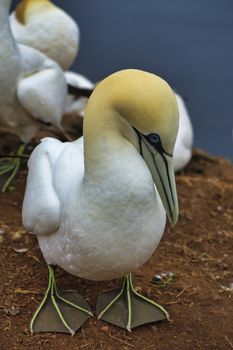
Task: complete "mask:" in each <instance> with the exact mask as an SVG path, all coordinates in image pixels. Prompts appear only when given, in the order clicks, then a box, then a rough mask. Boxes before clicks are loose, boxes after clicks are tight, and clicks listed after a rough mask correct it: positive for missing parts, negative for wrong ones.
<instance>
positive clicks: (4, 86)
mask: <svg viewBox="0 0 233 350" xmlns="http://www.w3.org/2000/svg"><path fill="white" fill-rule="evenodd" d="M10 4H11V1H10V0H0V33H1V53H0V76H1V81H0V129H2V130H7V131H9V132H13V133H15V134H17V135H18V136H19V138H20V140H21V141H23V142H29V141H30V140H31V139H32V137H33V136H34V134H35V133H36V131H37V130H38V129H39V128H40V126H41V122H42V123H50V124H53V125H54V126H56V127H57V128H58V129H61V124H60V123H61V119H62V115H63V111H64V106H65V100H66V97H67V85H66V81H65V78H64V73H63V72H62V70H61V68H60V67H59V66H58V65H57V63H55V62H54V61H52V60H51V59H48V58H47V57H46V56H45V55H43V54H42V53H40V52H39V51H36V50H35V49H32V48H30V47H28V46H24V45H17V44H16V42H15V40H14V38H13V36H12V33H11V30H10V27H9V19H8V11H9V7H10Z"/></svg>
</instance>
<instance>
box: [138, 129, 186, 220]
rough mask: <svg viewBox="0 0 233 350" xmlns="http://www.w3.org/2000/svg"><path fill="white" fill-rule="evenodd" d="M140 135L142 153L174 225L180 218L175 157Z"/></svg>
mask: <svg viewBox="0 0 233 350" xmlns="http://www.w3.org/2000/svg"><path fill="white" fill-rule="evenodd" d="M140 137H141V140H140V151H141V155H142V156H143V158H144V160H145V161H146V163H147V166H148V168H149V169H150V172H151V175H152V178H153V180H154V183H155V185H156V188H157V190H158V193H159V195H160V198H161V201H162V203H163V206H164V209H165V210H166V213H167V216H168V218H169V221H170V223H171V225H172V226H174V225H175V224H176V222H177V220H178V216H179V206H178V199H177V191H176V182H175V173H174V167H173V157H172V156H171V155H168V154H166V153H165V152H163V151H158V150H156V149H155V148H154V147H153V145H151V144H150V143H149V142H148V141H147V140H145V138H144V137H143V136H142V135H140Z"/></svg>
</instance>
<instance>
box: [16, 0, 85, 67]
mask: <svg viewBox="0 0 233 350" xmlns="http://www.w3.org/2000/svg"><path fill="white" fill-rule="evenodd" d="M10 24H11V28H12V31H13V35H14V37H15V40H16V41H17V42H18V43H20V44H24V45H28V46H30V47H33V48H35V49H37V50H39V51H41V52H42V53H44V54H45V55H46V56H48V57H50V58H51V59H52V60H54V61H55V62H57V63H58V64H59V65H60V66H61V67H62V69H63V70H67V69H69V68H70V66H71V64H72V63H73V62H74V59H75V57H76V55H77V52H78V48H79V42H80V31H79V27H78V24H77V23H76V22H75V21H74V20H73V19H72V18H71V17H70V16H69V15H68V14H67V13H66V12H65V11H63V10H62V9H60V8H58V7H57V6H55V5H54V4H53V3H52V2H51V1H49V0H22V1H21V2H20V3H19V4H18V5H17V7H16V10H15V12H13V13H12V14H11V16H10Z"/></svg>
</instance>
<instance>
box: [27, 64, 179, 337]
mask: <svg viewBox="0 0 233 350" xmlns="http://www.w3.org/2000/svg"><path fill="white" fill-rule="evenodd" d="M138 96H140V99H139V98H138ZM178 114H179V113H178V106H177V103H176V99H175V96H174V93H173V91H172V89H171V88H170V87H169V85H168V84H167V83H166V82H165V81H164V80H162V79H161V78H159V77H158V76H156V75H154V74H150V73H147V72H143V71H139V70H133V69H132V70H124V71H120V72H118V73H115V74H113V75H111V76H110V77H108V78H106V79H105V80H103V81H102V82H101V83H99V84H98V85H97V87H96V89H95V90H94V92H93V94H92V95H91V97H90V99H89V101H88V104H87V108H86V111H85V118H84V137H83V138H81V139H79V140H77V141H74V142H68V143H62V142H60V141H58V140H54V139H52V138H46V139H44V140H43V141H42V143H41V144H40V145H39V146H37V147H36V149H35V150H34V151H33V153H32V156H31V158H30V161H29V173H28V179H27V186H26V193H25V198H24V203H23V223H24V226H25V227H26V229H27V230H29V231H30V232H32V233H33V234H35V235H37V237H38V240H39V245H40V248H41V251H42V253H43V256H44V258H45V260H46V262H47V264H48V268H49V284H48V288H47V291H46V294H45V297H44V299H43V300H42V302H41V304H40V306H39V308H38V309H37V311H36V313H35V315H34V316H33V319H32V321H31V325H30V329H31V332H48V331H50V332H69V333H71V334H74V331H76V330H77V329H78V328H80V327H81V325H82V324H83V323H84V322H85V321H86V319H87V318H88V317H90V309H89V308H88V306H87V304H86V302H85V301H84V299H83V298H82V297H81V296H78V295H77V293H75V294H72V293H71V292H70V293H66V294H63V293H61V292H58V289H57V286H56V282H55V277H54V272H53V267H52V266H53V265H58V266H60V267H61V268H63V269H64V270H66V271H67V272H69V273H71V274H73V275H75V276H79V277H82V278H85V279H89V280H93V281H101V280H111V279H115V278H120V277H124V276H125V277H124V280H123V284H122V287H121V288H120V289H118V290H114V291H110V292H109V291H108V292H104V293H103V294H101V295H100V296H99V298H98V302H97V313H98V317H99V319H102V320H105V321H107V322H110V323H112V324H115V325H117V326H119V327H122V328H124V329H127V330H128V331H131V330H132V329H133V328H135V327H137V326H139V325H142V324H146V323H150V322H155V321H159V320H164V319H167V318H168V313H167V312H166V311H165V310H164V308H163V307H162V306H160V305H158V304H157V303H155V301H152V300H149V299H148V298H146V297H144V296H143V295H141V294H139V293H137V292H136V291H135V289H134V287H133V284H132V277H131V273H132V272H134V271H136V270H137V269H138V268H139V267H141V266H142V265H143V264H145V263H146V262H147V260H148V259H149V258H150V257H151V255H152V254H153V253H154V251H155V249H156V248H157V246H158V244H159V242H160V240H161V238H162V236H163V232H164V229H165V223H166V213H167V216H168V218H169V220H170V222H171V224H172V225H174V224H175V223H176V221H177V219H178V201H177V193H176V184H175V176H174V169H173V149H174V145H175V140H176V135H177V131H178V124H179V117H178Z"/></svg>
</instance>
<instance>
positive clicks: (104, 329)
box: [100, 326, 109, 333]
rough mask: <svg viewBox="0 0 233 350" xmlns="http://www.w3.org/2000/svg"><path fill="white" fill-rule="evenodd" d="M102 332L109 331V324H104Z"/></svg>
mask: <svg viewBox="0 0 233 350" xmlns="http://www.w3.org/2000/svg"><path fill="white" fill-rule="evenodd" d="M100 330H101V332H104V333H107V332H108V331H109V327H108V326H103V327H101V328H100Z"/></svg>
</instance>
